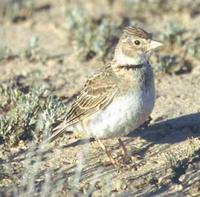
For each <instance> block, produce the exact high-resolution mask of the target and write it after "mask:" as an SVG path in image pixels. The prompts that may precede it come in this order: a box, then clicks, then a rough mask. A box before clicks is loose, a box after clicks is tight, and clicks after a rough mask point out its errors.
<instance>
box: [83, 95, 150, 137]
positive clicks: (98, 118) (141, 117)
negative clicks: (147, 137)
mask: <svg viewBox="0 0 200 197" xmlns="http://www.w3.org/2000/svg"><path fill="white" fill-rule="evenodd" d="M153 106H154V91H148V92H145V91H138V92H130V93H129V94H127V95H125V96H121V97H118V98H116V99H115V100H114V101H113V102H112V103H111V104H110V105H108V106H107V107H106V108H105V109H104V110H102V111H99V112H97V113H95V114H94V115H92V116H90V117H89V119H88V121H87V126H85V128H84V132H86V133H87V135H88V136H89V137H95V138H108V137H117V136H124V135H127V134H128V133H129V132H131V131H133V130H134V129H136V128H138V127H139V126H140V125H141V124H143V123H144V122H145V121H146V119H147V118H148V116H149V114H150V113H151V111H152V109H153ZM79 130H80V129H79Z"/></svg>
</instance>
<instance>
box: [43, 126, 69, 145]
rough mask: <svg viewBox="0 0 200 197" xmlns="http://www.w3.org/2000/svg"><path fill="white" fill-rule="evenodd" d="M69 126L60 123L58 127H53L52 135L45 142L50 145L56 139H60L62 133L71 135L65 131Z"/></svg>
mask: <svg viewBox="0 0 200 197" xmlns="http://www.w3.org/2000/svg"><path fill="white" fill-rule="evenodd" d="M68 126H69V125H67V124H66V123H65V122H63V123H61V124H60V125H58V126H57V127H55V128H54V129H53V130H52V133H53V134H52V135H51V136H50V137H49V138H48V139H47V140H46V141H45V142H46V143H50V142H53V141H54V140H56V139H57V138H58V137H60V136H61V135H63V133H65V132H68V133H72V131H66V129H67V127H68Z"/></svg>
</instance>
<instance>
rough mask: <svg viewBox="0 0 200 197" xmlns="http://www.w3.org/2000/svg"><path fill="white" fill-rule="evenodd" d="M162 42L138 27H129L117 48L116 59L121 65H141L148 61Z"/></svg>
mask: <svg viewBox="0 0 200 197" xmlns="http://www.w3.org/2000/svg"><path fill="white" fill-rule="evenodd" d="M161 45H162V44H161V43H160V42H158V41H155V40H152V39H151V35H150V34H149V33H147V32H146V31H144V30H143V29H141V28H138V27H127V28H126V29H125V30H124V32H123V34H122V36H121V38H120V40H119V42H118V44H117V47H116V50H115V56H114V59H115V60H116V62H117V63H118V64H120V65H139V64H144V63H145V62H147V61H148V59H149V57H150V56H151V53H152V52H153V50H155V49H156V48H158V47H160V46H161Z"/></svg>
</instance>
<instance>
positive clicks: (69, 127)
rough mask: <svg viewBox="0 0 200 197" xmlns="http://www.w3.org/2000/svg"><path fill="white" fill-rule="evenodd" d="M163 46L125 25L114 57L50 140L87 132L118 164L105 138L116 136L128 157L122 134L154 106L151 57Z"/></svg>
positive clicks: (143, 119)
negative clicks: (71, 133)
mask: <svg viewBox="0 0 200 197" xmlns="http://www.w3.org/2000/svg"><path fill="white" fill-rule="evenodd" d="M160 46H162V43H161V42H158V41H155V40H153V39H152V36H151V34H150V33H148V32H146V31H145V30H144V29H142V28H140V27H136V26H128V27H126V28H125V29H124V30H123V33H122V35H121V37H120V38H119V41H118V43H117V45H116V47H115V51H114V55H113V59H112V60H111V61H110V62H108V63H107V64H105V66H104V67H103V68H102V69H101V70H100V71H99V72H97V73H95V74H94V75H93V76H91V77H89V78H88V80H87V81H86V83H85V85H84V86H83V88H82V89H81V91H80V93H79V95H78V96H77V98H76V99H75V100H74V102H73V103H72V105H71V106H70V108H69V111H68V112H67V113H66V116H65V118H64V121H63V122H62V123H61V124H60V125H58V126H57V127H55V128H54V129H53V132H52V133H53V134H52V135H51V136H50V137H49V139H47V141H48V142H52V141H54V140H55V139H56V138H58V137H59V136H61V135H62V134H64V133H65V132H66V131H74V132H76V131H78V132H81V133H84V134H85V135H86V136H88V137H89V138H95V140H96V141H97V142H98V143H99V145H100V147H101V148H102V149H103V150H104V151H105V152H106V154H107V155H108V157H109V158H110V161H111V162H112V163H113V165H116V163H117V161H116V160H115V159H114V157H113V156H112V154H111V153H110V152H109V151H108V150H107V148H106V146H105V145H104V143H103V142H102V140H103V139H107V138H117V139H118V142H119V145H120V147H121V148H122V153H123V157H124V159H126V158H127V157H128V153H127V149H126V146H125V145H124V143H123V141H122V139H121V137H123V136H126V135H128V134H129V133H130V132H131V131H134V130H135V129H137V128H138V127H140V126H141V125H142V124H143V123H145V122H146V121H147V120H148V117H149V116H150V114H151V112H152V110H153V107H154V103H155V86H154V75H153V70H152V67H151V65H150V63H149V58H150V56H151V54H152V52H153V51H154V50H155V49H157V48H158V47H160Z"/></svg>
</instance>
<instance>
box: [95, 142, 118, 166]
mask: <svg viewBox="0 0 200 197" xmlns="http://www.w3.org/2000/svg"><path fill="white" fill-rule="evenodd" d="M97 142H98V143H99V145H100V147H101V148H102V149H103V151H105V153H106V154H107V156H108V157H109V159H110V161H111V163H112V164H113V165H114V166H117V162H116V161H115V159H114V158H113V156H112V155H111V153H110V152H109V151H108V150H107V148H106V147H105V145H104V144H103V142H102V141H101V140H99V139H97Z"/></svg>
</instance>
